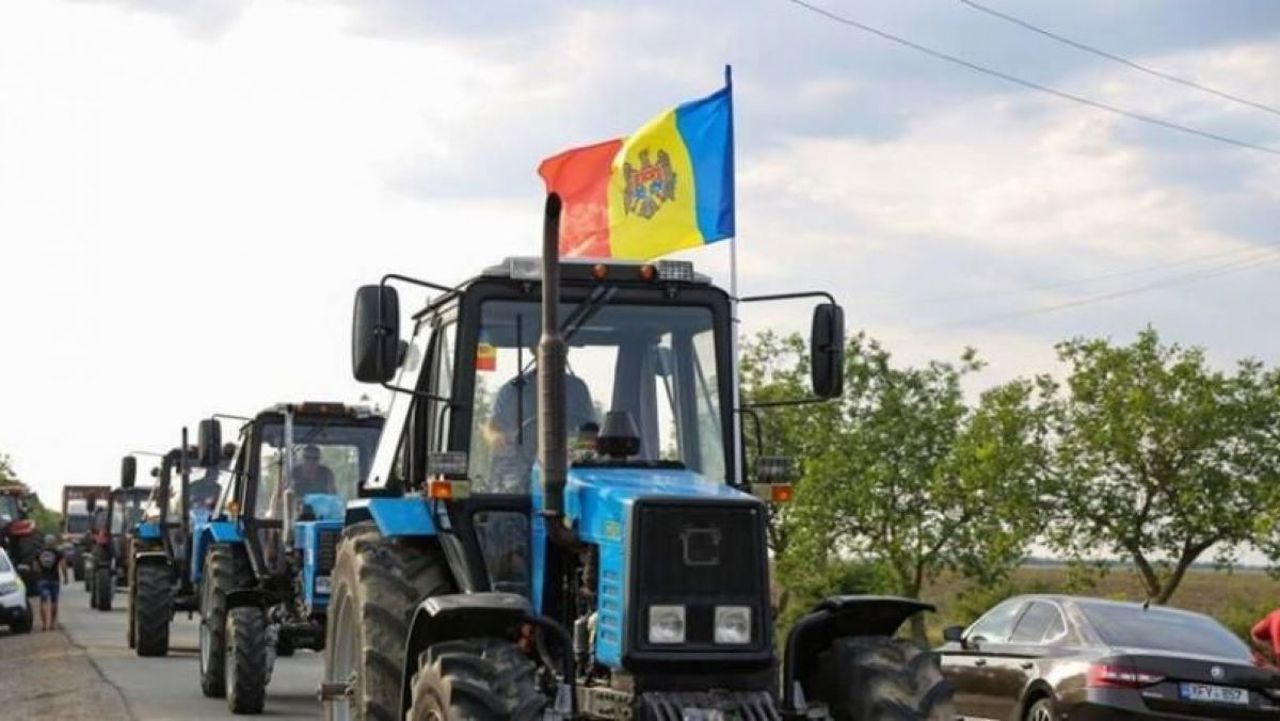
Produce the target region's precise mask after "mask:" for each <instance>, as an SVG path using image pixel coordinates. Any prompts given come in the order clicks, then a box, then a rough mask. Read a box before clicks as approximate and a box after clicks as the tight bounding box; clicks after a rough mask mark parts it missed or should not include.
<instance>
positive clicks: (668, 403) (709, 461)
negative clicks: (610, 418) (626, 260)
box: [469, 300, 725, 493]
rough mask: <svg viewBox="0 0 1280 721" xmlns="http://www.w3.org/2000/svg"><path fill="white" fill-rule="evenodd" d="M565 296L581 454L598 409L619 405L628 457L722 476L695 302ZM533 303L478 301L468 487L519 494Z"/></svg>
mask: <svg viewBox="0 0 1280 721" xmlns="http://www.w3.org/2000/svg"><path fill="white" fill-rule="evenodd" d="M578 310H579V309H578V306H577V305H575V304H565V305H564V306H562V309H561V317H562V318H563V319H564V320H565V321H566V324H567V326H568V332H567V341H568V346H569V353H568V376H567V377H566V379H565V392H566V412H567V418H566V430H567V432H568V435H569V439H568V440H569V446H570V449H571V451H572V452H573V453H575V454H576V455H575V457H576V458H580V459H581V458H584V456H583V455H581V454H589V452H590V450H591V449H593V448H594V443H595V437H596V434H597V433H598V430H599V428H600V426H601V425H602V424H603V423H604V421H605V413H606V411H625V412H626V413H627V414H628V415H629V416H630V417H631V420H632V421H633V422H634V424H635V429H636V431H637V434H638V436H639V440H640V446H639V451H638V453H637V454H636V455H635V456H634V457H633V458H632V459H631V460H633V461H636V462H675V463H680V464H682V465H684V466H685V467H687V468H689V469H691V470H694V471H697V472H699V473H701V474H703V475H704V476H705V477H706V478H707V479H708V480H711V481H714V482H723V481H724V480H725V478H724V476H725V451H724V440H723V435H724V433H723V429H722V419H721V412H720V409H721V399H720V390H719V383H718V378H717V375H716V374H717V369H718V366H717V363H716V343H717V338H716V333H715V323H714V319H713V314H712V312H711V309H710V308H708V307H704V306H694V305H688V306H674V305H658V304H655V305H635V304H618V303H607V304H599V305H594V306H588V307H587V308H586V309H584V312H581V313H579V312H578ZM540 320H541V319H540V317H539V306H538V304H537V303H534V302H521V301H499V300H491V301H488V302H486V303H484V305H483V306H482V311H481V321H480V333H479V336H478V340H477V347H476V354H475V358H476V361H475V370H476V380H475V390H474V397H473V399H472V402H473V405H472V409H473V410H472V428H471V448H470V453H469V460H470V465H471V467H470V471H469V476H470V478H471V480H472V483H473V487H474V489H475V490H477V491H481V492H490V493H527V492H528V488H529V478H530V472H531V469H532V467H533V463H534V459H535V458H536V455H537V454H536V448H537V433H538V429H537V422H536V421H537V415H536V407H535V406H536V398H537V394H536V393H535V388H536V385H537V381H536V378H535V370H534V362H533V360H534V352H533V349H534V347H535V346H536V344H537V342H538V338H539V336H540V334H541V332H542V328H541V322H540Z"/></svg>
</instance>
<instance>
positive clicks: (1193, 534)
mask: <svg viewBox="0 0 1280 721" xmlns="http://www.w3.org/2000/svg"><path fill="white" fill-rule="evenodd" d="M1058 355H1059V357H1060V358H1061V359H1062V360H1063V361H1064V362H1065V363H1067V364H1068V365H1069V367H1070V374H1069V376H1068V378H1067V381H1066V384H1065V394H1064V397H1063V398H1061V399H1060V400H1059V402H1058V404H1057V405H1058V414H1059V418H1060V422H1061V431H1060V433H1061V438H1060V440H1059V444H1058V445H1059V447H1058V451H1057V458H1056V463H1055V466H1056V469H1057V475H1058V478H1059V483H1058V484H1057V485H1056V494H1055V495H1056V499H1055V500H1056V503H1057V505H1058V507H1059V508H1060V511H1061V517H1060V518H1061V520H1060V521H1059V522H1058V523H1055V524H1054V526H1053V528H1052V531H1051V533H1050V534H1049V538H1050V540H1051V541H1052V542H1053V544H1054V545H1055V546H1056V547H1057V548H1058V549H1059V550H1061V551H1064V552H1066V553H1068V554H1071V555H1073V556H1075V557H1078V558H1080V557H1089V556H1094V557H1096V556H1097V555H1098V554H1099V552H1102V553H1110V554H1115V555H1119V556H1122V557H1126V558H1128V559H1131V560H1132V561H1133V564H1134V566H1135V567H1136V568H1137V571H1138V574H1139V576H1140V578H1141V579H1142V582H1143V585H1144V586H1145V589H1146V592H1147V595H1148V596H1149V598H1150V599H1151V600H1153V601H1155V602H1156V603H1166V602H1168V601H1169V599H1170V598H1171V597H1172V596H1173V594H1174V592H1175V591H1176V590H1177V588H1178V584H1179V583H1181V581H1182V578H1183V575H1184V574H1185V573H1186V571H1187V569H1188V568H1189V567H1190V566H1191V565H1192V564H1193V563H1195V562H1196V560H1197V559H1199V558H1200V557H1201V556H1202V555H1204V554H1205V553H1207V552H1209V551H1210V550H1211V549H1213V550H1214V552H1215V556H1214V557H1215V560H1217V561H1218V562H1219V563H1222V564H1230V563H1232V562H1233V561H1234V560H1235V559H1236V557H1237V554H1238V552H1239V550H1240V549H1241V548H1242V547H1243V546H1245V545H1246V544H1255V545H1258V546H1268V545H1270V546H1271V547H1273V548H1275V547H1280V544H1277V543H1276V540H1275V539H1276V537H1277V534H1276V533H1275V530H1274V529H1275V521H1276V516H1277V503H1276V500H1277V499H1276V495H1277V493H1276V486H1277V483H1276V481H1277V480H1278V479H1280V443H1278V441H1280V433H1278V432H1277V429H1278V428H1280V392H1277V391H1278V389H1280V383H1277V376H1276V374H1275V373H1274V372H1272V373H1268V372H1266V371H1265V370H1264V368H1263V367H1262V365H1261V364H1260V363H1258V362H1257V361H1254V360H1244V361H1241V362H1239V363H1238V364H1237V365H1236V368H1235V370H1234V372H1231V373H1227V372H1222V371H1218V370H1214V369H1212V368H1210V367H1209V365H1208V362H1207V361H1206V358H1205V353H1204V350H1203V349H1201V348H1184V347H1182V346H1179V345H1176V344H1173V345H1165V344H1163V343H1161V341H1160V338H1159V335H1158V334H1157V333H1156V331H1154V330H1152V329H1150V328H1148V329H1147V330H1145V331H1143V332H1141V333H1139V334H1138V337H1137V340H1136V341H1135V342H1134V343H1132V344H1131V345H1127V346H1125V345H1114V344H1112V343H1111V342H1110V341H1109V340H1104V339H1083V338H1078V339H1075V340H1071V341H1067V342H1064V343H1061V344H1059V345H1058Z"/></svg>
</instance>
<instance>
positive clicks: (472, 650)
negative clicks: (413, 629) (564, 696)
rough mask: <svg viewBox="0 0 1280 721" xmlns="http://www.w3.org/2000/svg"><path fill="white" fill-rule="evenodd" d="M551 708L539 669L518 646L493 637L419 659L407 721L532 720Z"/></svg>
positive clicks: (451, 644)
mask: <svg viewBox="0 0 1280 721" xmlns="http://www.w3.org/2000/svg"><path fill="white" fill-rule="evenodd" d="M546 707H547V697H546V696H545V695H543V693H542V692H541V691H540V690H538V682H537V666H536V665H535V664H534V662H533V661H532V660H530V659H529V657H528V656H526V655H525V653H524V652H523V651H521V650H520V647H519V646H516V645H515V644H514V643H511V642H510V641H502V640H499V639H494V638H483V639H468V640H463V641H444V642H442V643H437V644H434V645H432V646H430V647H428V648H427V650H426V651H423V652H422V655H421V656H420V657H419V660H418V673H417V674H415V675H414V677H413V705H412V706H410V707H409V713H408V715H407V716H405V721H463V720H464V719H465V720H466V721H486V720H487V719H495V721H496V719H512V721H532V720H533V719H540V718H542V715H543V710H544V709H545V708H546Z"/></svg>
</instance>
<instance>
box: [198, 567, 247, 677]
mask: <svg viewBox="0 0 1280 721" xmlns="http://www.w3.org/2000/svg"><path fill="white" fill-rule="evenodd" d="M251 573H252V572H251V571H250V569H249V559H248V558H247V557H246V556H245V555H244V551H243V549H240V548H237V547H235V546H231V545H228V544H224V543H219V544H215V545H213V546H210V547H209V550H208V551H207V552H206V553H205V560H204V582H203V583H202V584H201V587H200V690H201V691H202V692H203V693H204V695H205V696H208V697H210V698H222V697H223V696H226V695H227V686H226V678H227V676H226V669H225V664H226V660H227V636H226V622H227V618H226V617H227V593H229V592H231V591H234V590H236V589H238V588H245V587H246V586H248V585H249V584H250V583H251V582H252V579H251Z"/></svg>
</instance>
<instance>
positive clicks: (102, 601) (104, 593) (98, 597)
mask: <svg viewBox="0 0 1280 721" xmlns="http://www.w3.org/2000/svg"><path fill="white" fill-rule="evenodd" d="M115 591H116V588H115V583H114V582H113V581H112V580H111V568H110V567H109V566H105V565H102V566H95V567H94V569H93V607H94V608H96V609H98V610H99V611H110V610H111V597H112V596H114V595H115Z"/></svg>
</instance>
